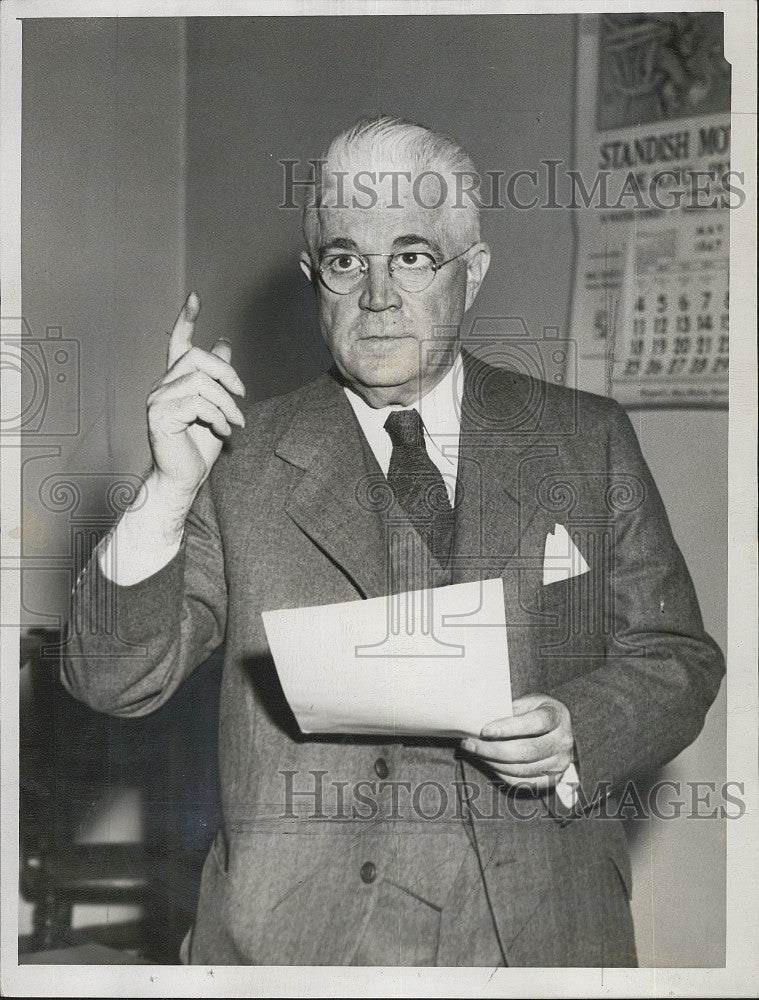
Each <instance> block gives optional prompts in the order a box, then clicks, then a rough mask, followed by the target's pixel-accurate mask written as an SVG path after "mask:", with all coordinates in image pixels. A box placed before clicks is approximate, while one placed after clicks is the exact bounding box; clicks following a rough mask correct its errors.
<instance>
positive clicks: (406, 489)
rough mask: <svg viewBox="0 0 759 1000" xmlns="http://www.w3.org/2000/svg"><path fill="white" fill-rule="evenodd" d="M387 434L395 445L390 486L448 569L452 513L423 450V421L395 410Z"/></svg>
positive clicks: (441, 483)
mask: <svg viewBox="0 0 759 1000" xmlns="http://www.w3.org/2000/svg"><path fill="white" fill-rule="evenodd" d="M385 430H386V431H387V433H388V434H389V435H390V440H391V441H392V443H393V452H392V455H391V456H390V467H389V468H388V472H387V481H388V484H389V486H390V488H391V489H392V491H393V494H394V495H395V498H396V500H397V501H398V503H399V504H400V506H401V507H402V508H403V510H404V511H405V513H406V515H407V516H408V519H409V520H410V521H411V523H412V525H413V526H414V528H415V529H416V531H417V532H418V534H419V535H420V536H421V538H422V540H423V541H424V543H425V545H426V546H427V548H428V549H429V550H430V552H431V553H432V554H433V555H434V556H435V558H436V559H437V560H438V561H439V562H440V563H442V564H443V565H446V563H447V562H448V559H449V557H450V553H451V544H452V542H453V510H452V508H451V503H450V501H449V499H448V492H447V490H446V488H445V480H444V479H443V476H442V474H441V472H440V470H439V469H438V468H437V466H436V465H435V463H434V462H433V461H432V459H431V458H430V456H429V455H428V454H427V449H426V448H425V446H424V428H423V426H422V418H421V417H420V416H419V413H418V412H417V411H416V410H394V411H393V412H392V413H391V414H390V416H389V417H388V418H387V420H386V421H385Z"/></svg>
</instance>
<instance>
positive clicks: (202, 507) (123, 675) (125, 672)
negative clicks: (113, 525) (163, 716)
mask: <svg viewBox="0 0 759 1000" xmlns="http://www.w3.org/2000/svg"><path fill="white" fill-rule="evenodd" d="M107 541H108V538H104V539H103V540H102V541H101V542H100V543H99V545H98V546H97V547H96V548H95V550H94V552H93V554H92V556H91V557H90V560H89V562H88V564H87V566H86V567H85V569H84V571H83V572H82V574H81V575H80V577H79V579H78V580H77V582H76V584H75V586H74V590H73V593H72V607H71V617H70V620H69V623H68V627H67V633H66V641H65V644H64V655H63V659H62V664H61V680H62V683H63V685H64V687H65V688H66V689H67V690H68V691H69V692H70V693H71V694H72V695H73V696H74V697H75V698H78V699H79V700H80V701H83V702H85V703H86V704H87V705H89V706H90V707H91V708H94V709H96V710H98V711H100V712H107V713H109V714H111V715H120V716H139V715H147V714H148V713H150V712H153V711H155V710H156V709H157V708H160V706H161V705H163V704H164V703H165V702H166V701H167V700H168V699H169V698H170V697H171V695H172V694H173V693H174V691H175V690H176V689H177V688H178V687H179V685H180V684H181V683H182V681H183V680H184V679H185V678H186V677H187V676H188V675H189V674H190V673H191V671H192V670H193V669H194V668H195V667H196V666H198V665H199V664H200V663H202V662H203V661H204V660H205V659H206V658H207V657H208V656H209V655H210V654H211V653H212V652H213V650H214V649H216V648H217V646H219V645H220V643H221V642H222V641H223V639H224V632H225V625H226V609H227V590H226V583H225V575H224V557H223V551H222V544H221V538H220V534H219V528H218V523H217V520H216V514H215V511H214V505H213V500H212V498H211V489H210V485H209V481H208V480H207V481H206V482H205V483H204V484H203V486H202V487H201V489H200V490H199V491H198V494H197V496H196V498H195V501H194V503H193V505H192V508H191V510H190V513H189V515H188V517H187V520H186V522H185V530H184V535H183V538H182V544H181V546H180V548H179V551H178V552H177V554H176V555H175V556H174V558H173V559H172V560H171V561H170V562H169V563H167V565H166V566H164V567H163V568H162V569H160V570H159V571H158V572H157V573H154V574H153V575H152V576H150V577H148V578H147V579H145V580H142V581H140V582H139V583H136V584H134V585H133V586H128V587H124V586H120V585H118V584H116V583H114V582H113V581H111V580H109V579H108V578H107V577H106V576H105V575H104V574H103V573H102V571H101V569H100V561H99V558H98V556H99V553H100V550H101V549H102V547H103V546H105V545H106V544H107Z"/></svg>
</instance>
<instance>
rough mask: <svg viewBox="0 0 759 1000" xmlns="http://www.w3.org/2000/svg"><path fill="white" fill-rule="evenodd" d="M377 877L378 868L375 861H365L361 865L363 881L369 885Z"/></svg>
mask: <svg viewBox="0 0 759 1000" xmlns="http://www.w3.org/2000/svg"><path fill="white" fill-rule="evenodd" d="M376 877H377V866H376V865H375V864H374V862H373V861H365V862H364V863H363V864H362V865H361V881H362V882H366V884H367V885H369V884H370V883H371V882H373V881H374V880H375V879H376Z"/></svg>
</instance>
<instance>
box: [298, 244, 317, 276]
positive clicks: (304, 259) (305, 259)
mask: <svg viewBox="0 0 759 1000" xmlns="http://www.w3.org/2000/svg"><path fill="white" fill-rule="evenodd" d="M299 263H300V269H301V271H302V272H303V273H304V274H305V276H306V277H307V278H308V280H309V281H310V282H313V280H314V269H313V267H312V266H311V258H310V257H309V256H308V254H307V253H306V251H305V250H301V254H300V261H299Z"/></svg>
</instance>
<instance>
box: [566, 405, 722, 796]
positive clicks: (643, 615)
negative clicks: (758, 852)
mask: <svg viewBox="0 0 759 1000" xmlns="http://www.w3.org/2000/svg"><path fill="white" fill-rule="evenodd" d="M607 428H608V437H607V471H608V479H607V489H606V497H605V502H606V504H607V506H608V509H609V510H610V511H612V520H613V527H614V535H613V538H614V542H613V547H612V560H611V566H610V586H609V588H608V590H607V591H606V599H607V600H608V602H609V605H610V607H609V611H610V615H609V620H610V621H611V622H612V623H613V624H612V628H611V629H610V630H609V634H608V637H607V639H606V656H605V658H604V660H603V665H601V666H599V667H597V668H596V669H595V670H592V671H590V672H589V673H586V674H584V675H582V676H578V677H575V678H573V679H572V680H570V681H567V682H566V683H564V684H561V685H559V686H558V687H556V688H555V689H554V690H553V691H552V692H551V694H553V695H554V697H556V698H558V699H559V700H561V701H563V702H564V704H565V705H566V706H567V708H568V709H569V711H570V714H571V717H572V724H573V730H574V735H575V746H576V750H577V755H578V761H579V766H578V770H579V776H580V782H581V792H582V795H583V796H584V798H585V800H586V801H587V802H590V803H592V802H593V801H594V800H595V799H598V798H599V797H601V795H600V794H599V793H601V794H602V793H603V791H604V789H605V786H606V787H609V786H610V789H611V790H612V791H614V790H617V791H618V790H619V789H620V788H621V787H622V786H623V785H624V784H625V783H626V782H627V781H629V780H631V779H635V778H643V777H649V776H650V775H651V774H652V772H654V771H655V770H657V769H658V768H660V767H662V766H663V765H664V764H666V763H668V762H669V761H670V760H671V759H672V758H673V757H675V756H676V755H677V754H678V753H680V752H681V751H682V750H683V749H684V748H685V747H686V746H688V745H689V744H690V743H691V742H692V741H693V740H694V739H695V738H696V736H697V735H698V733H699V732H700V731H701V728H702V726H703V724H704V719H705V717H706V713H707V711H708V709H709V707H710V705H711V704H712V702H713V701H714V699H715V697H716V695H717V692H718V690H719V686H720V682H721V680H722V677H723V675H724V672H725V663H724V658H723V656H722V653H721V651H720V649H719V647H718V646H717V644H716V643H715V642H714V640H713V639H711V638H710V637H709V636H708V635H707V634H706V632H705V631H704V627H703V623H702V620H701V613H700V610H699V606H698V601H697V598H696V594H695V590H694V587H693V583H692V580H691V578H690V574H689V573H688V569H687V567H686V565H685V561H684V559H683V556H682V554H681V552H680V550H679V548H678V546H677V544H676V542H675V540H674V537H673V535H672V531H671V529H670V525H669V520H668V518H667V514H666V512H665V510H664V505H663V503H662V500H661V497H660V495H659V492H658V490H657V488H656V484H655V483H654V480H653V477H652V476H651V473H650V471H649V469H648V466H647V465H646V462H645V460H644V458H643V455H642V454H641V450H640V446H639V444H638V440H637V437H636V435H635V431H634V430H633V427H632V424H631V422H630V420H629V418H628V416H627V414H626V413H625V412H624V410H623V409H622V408H621V407H620V406H619V405H618V404H617V403H610V408H609V411H608V413H607ZM619 473H623V474H624V483H625V484H626V485H625V486H623V487H622V486H620V487H619V488H618V484H620V483H622V481H623V479H622V477H620V476H619V475H617V474H619ZM631 482H632V483H634V486H633V487H632V488H630V483H631Z"/></svg>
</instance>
